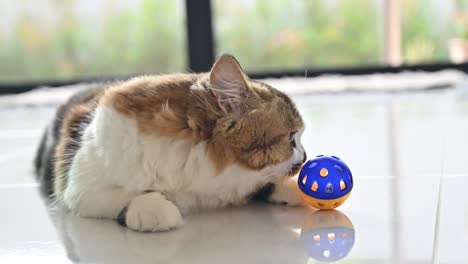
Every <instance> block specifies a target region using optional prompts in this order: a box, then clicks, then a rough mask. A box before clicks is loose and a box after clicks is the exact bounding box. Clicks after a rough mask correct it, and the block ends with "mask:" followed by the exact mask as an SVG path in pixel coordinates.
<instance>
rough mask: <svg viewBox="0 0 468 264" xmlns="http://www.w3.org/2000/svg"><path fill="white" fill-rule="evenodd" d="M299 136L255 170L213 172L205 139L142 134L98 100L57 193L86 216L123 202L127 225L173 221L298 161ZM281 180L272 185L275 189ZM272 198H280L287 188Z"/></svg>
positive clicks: (106, 214) (237, 197) (112, 212)
mask: <svg viewBox="0 0 468 264" xmlns="http://www.w3.org/2000/svg"><path fill="white" fill-rule="evenodd" d="M299 140H300V135H298V138H297V143H298V148H297V149H295V150H294V154H293V155H292V157H291V158H290V159H289V160H288V161H286V162H283V163H281V164H277V165H274V166H271V167H268V168H265V169H264V170H262V171H251V170H247V169H244V168H242V167H240V166H235V165H233V166H230V167H227V168H226V169H225V170H223V171H222V173H221V174H219V175H217V173H216V170H215V168H214V165H213V163H212V161H211V160H210V159H209V157H208V155H207V153H206V151H207V150H206V143H205V142H201V143H199V144H197V145H192V144H191V142H190V141H186V140H180V139H178V140H175V139H171V138H163V137H156V136H142V135H141V134H139V133H138V128H137V124H136V121H135V120H133V119H130V118H128V117H126V116H124V115H122V114H120V113H118V112H116V111H115V110H113V109H111V108H109V107H104V106H99V107H98V108H97V109H96V112H95V116H94V118H93V121H92V122H91V124H90V125H89V126H88V127H87V128H86V130H85V132H84V136H83V142H82V145H81V148H80V149H79V150H78V152H77V153H76V156H75V158H74V159H73V162H72V165H71V168H70V171H69V182H68V185H67V188H66V190H65V193H64V195H63V197H58V198H61V199H62V202H63V203H64V204H65V205H66V207H68V208H69V209H71V210H72V211H74V212H76V213H77V214H80V215H82V216H89V217H102V218H111V219H115V218H116V217H117V215H118V214H119V212H120V211H121V210H122V209H123V208H124V207H126V206H128V212H127V225H128V226H129V227H130V228H133V229H135V230H141V231H158V230H167V229H170V228H174V227H177V226H180V225H181V223H182V219H181V217H180V214H181V213H182V214H186V213H189V212H193V211H197V210H202V209H213V208H219V207H223V206H226V205H230V204H234V205H237V204H242V203H244V202H245V201H246V198H247V196H248V195H249V194H250V193H252V192H253V191H255V190H256V188H258V187H259V186H261V185H263V184H265V183H267V182H272V181H275V180H279V179H280V176H282V175H284V174H285V173H286V172H288V170H289V169H290V168H291V166H292V165H293V164H295V163H298V162H300V161H302V158H303V153H304V151H303V149H302V146H301V145H300V141H299ZM286 185H287V184H286ZM282 188H283V187H281V186H278V191H281V190H283V189H282ZM286 188H289V187H286ZM145 191H154V193H153V194H149V193H144V192H145ZM286 192H287V191H286ZM282 193H284V190H283V192H282ZM276 198H277V199H288V197H287V195H279V196H277V197H276ZM290 198H291V197H290ZM273 199H275V196H273ZM292 199H295V197H292Z"/></svg>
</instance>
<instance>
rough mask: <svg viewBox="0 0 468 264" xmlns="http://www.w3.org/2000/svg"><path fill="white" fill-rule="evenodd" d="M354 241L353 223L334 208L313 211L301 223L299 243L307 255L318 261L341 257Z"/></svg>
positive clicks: (348, 250) (335, 259)
mask: <svg viewBox="0 0 468 264" xmlns="http://www.w3.org/2000/svg"><path fill="white" fill-rule="evenodd" d="M354 241H355V229H354V226H353V223H352V222H351V220H349V218H348V217H346V215H344V214H343V213H341V212H339V211H336V210H330V211H315V212H314V213H313V214H312V215H310V216H309V217H307V218H306V221H305V222H304V224H303V225H302V229H301V243H303V246H304V247H305V249H306V250H307V255H308V257H309V258H312V259H314V260H317V261H320V262H335V261H338V260H340V259H343V258H344V257H346V256H347V255H348V254H349V252H351V250H352V248H353V246H354ZM310 262H312V261H310ZM308 263H309V262H308Z"/></svg>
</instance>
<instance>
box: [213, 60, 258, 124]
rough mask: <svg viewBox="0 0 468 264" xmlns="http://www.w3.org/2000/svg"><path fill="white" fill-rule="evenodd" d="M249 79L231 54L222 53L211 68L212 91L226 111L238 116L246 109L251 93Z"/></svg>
mask: <svg viewBox="0 0 468 264" xmlns="http://www.w3.org/2000/svg"><path fill="white" fill-rule="evenodd" d="M247 80H248V77H247V75H246V74H245V73H244V71H243V70H242V68H241V66H240V65H239V63H238V62H237V60H236V59H235V58H234V57H233V56H231V55H222V56H221V57H220V58H219V59H218V60H217V61H216V62H215V64H214V65H213V68H211V71H210V85H211V92H212V93H213V95H214V96H215V97H216V100H217V102H218V105H219V107H221V108H222V109H223V110H224V111H225V112H226V113H229V114H232V115H234V116H237V117H238V116H240V115H241V114H242V113H243V112H244V111H245V109H246V105H245V103H246V101H247V98H248V97H249V95H250V93H251V91H250V89H249V86H248V84H247Z"/></svg>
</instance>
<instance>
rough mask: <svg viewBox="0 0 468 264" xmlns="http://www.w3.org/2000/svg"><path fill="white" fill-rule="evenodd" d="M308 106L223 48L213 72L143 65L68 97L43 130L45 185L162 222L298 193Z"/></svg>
mask: <svg viewBox="0 0 468 264" xmlns="http://www.w3.org/2000/svg"><path fill="white" fill-rule="evenodd" d="M304 129H305V126H304V122H303V120H302V117H301V115H300V113H299V111H298V110H297V108H296V106H295V105H294V103H293V102H292V100H291V99H290V98H289V97H288V96H286V95H285V94H284V93H282V92H280V91H278V90H276V89H274V88H272V87H270V86H269V85H267V84H264V83H262V82H259V81H254V80H251V79H249V77H248V76H247V75H246V74H245V72H244V71H243V70H242V68H241V66H240V65H239V63H238V61H237V60H236V59H235V58H234V57H233V56H231V55H222V56H221V57H220V58H219V59H218V60H217V61H216V62H215V63H214V65H213V67H212V69H211V71H210V72H208V73H201V74H168V75H157V76H141V77H135V78H132V79H129V80H127V81H123V82H113V83H106V84H97V85H94V87H92V88H90V89H87V90H84V91H81V92H79V93H77V94H76V95H74V96H72V97H71V98H70V99H69V101H68V102H67V103H65V104H64V105H62V106H61V107H60V108H59V109H58V110H57V113H56V116H55V119H54V121H53V123H52V124H50V125H49V126H48V128H47V129H46V131H45V133H44V135H43V138H42V141H41V144H40V146H39V149H38V154H37V156H36V159H35V169H36V174H37V176H38V179H39V181H40V183H41V186H42V190H43V192H44V193H45V194H46V195H47V196H48V197H50V198H51V199H52V200H53V201H54V202H55V203H56V204H57V205H59V206H63V207H65V208H67V209H68V210H70V211H71V212H72V213H75V214H77V215H80V216H82V217H94V218H107V219H115V220H117V222H118V223H119V224H121V225H123V226H126V227H128V228H130V229H133V230H136V231H165V230H170V229H174V228H177V227H180V226H182V225H183V223H184V221H183V216H184V215H186V214H190V213H195V212H198V211H200V210H208V209H216V208H221V207H225V206H235V205H242V204H245V203H247V202H248V201H250V200H252V199H263V200H265V201H269V202H272V203H282V204H288V205H290V206H295V205H300V204H302V200H301V198H300V195H299V191H298V189H297V184H296V182H295V181H296V178H295V176H296V174H297V173H298V171H299V170H300V168H301V166H302V165H303V163H304V162H305V160H306V159H307V156H306V152H305V150H304V148H303V146H302V144H301V135H302V134H303V132H304Z"/></svg>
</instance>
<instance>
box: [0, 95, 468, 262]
mask: <svg viewBox="0 0 468 264" xmlns="http://www.w3.org/2000/svg"><path fill="white" fill-rule="evenodd" d="M296 101H297V103H298V105H299V107H300V110H301V112H302V113H303V115H304V118H305V120H306V123H307V126H308V128H307V132H306V134H305V135H304V141H305V147H306V149H307V150H308V152H309V154H310V155H314V154H321V153H324V154H334V155H337V156H340V157H341V158H342V159H344V160H345V161H346V162H347V163H348V164H349V165H350V167H351V169H352V170H353V173H354V177H355V189H354V192H353V194H352V196H351V197H350V199H349V200H348V201H347V202H346V203H345V204H344V205H343V206H342V207H340V208H339V211H335V212H333V211H332V212H316V211H314V210H313V209H311V208H284V207H275V206H265V205H251V206H248V207H244V208H230V209H225V210H221V211H216V212H208V213H203V214H200V215H194V216H191V217H190V218H189V219H187V221H186V225H185V226H184V227H183V228H181V229H179V230H175V231H172V232H165V233H156V234H140V233H135V232H132V231H129V230H127V229H125V228H122V227H120V226H118V225H117V224H116V223H114V222H113V221H105V220H94V219H80V218H78V217H75V216H72V215H69V214H67V213H65V212H62V211H48V210H46V207H45V205H44V203H43V202H42V201H41V199H40V198H39V196H38V194H37V191H36V186H35V184H34V180H33V177H32V174H31V170H32V169H31V160H32V157H33V153H34V151H35V148H36V144H37V141H38V138H39V136H40V133H41V129H42V127H43V126H44V125H45V123H46V122H47V121H48V119H49V118H50V116H51V115H52V113H53V109H52V108H34V109H25V108H16V109H9V110H8V109H2V110H0V120H1V122H0V146H1V148H2V153H1V154H0V169H1V173H2V176H1V177H0V212H2V217H1V219H0V223H1V224H0V234H1V235H0V263H18V262H26V263H40V262H44V263H65V262H67V261H71V262H83V263H316V262H319V261H332V260H340V261H343V262H344V263H468V251H467V250H466V249H467V248H468V195H467V194H466V193H467V192H466V188H467V186H468V170H467V169H468V160H467V159H468V96H466V94H465V93H463V91H462V90H450V91H440V92H430V93H412V94H400V95H385V96H384V95H381V96H380V95H373V96H364V95H343V96H318V97H302V98H296ZM317 235H320V238H319V237H318V236H317ZM318 241H320V242H318Z"/></svg>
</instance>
